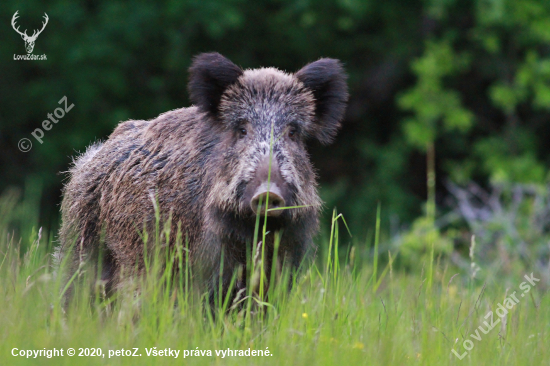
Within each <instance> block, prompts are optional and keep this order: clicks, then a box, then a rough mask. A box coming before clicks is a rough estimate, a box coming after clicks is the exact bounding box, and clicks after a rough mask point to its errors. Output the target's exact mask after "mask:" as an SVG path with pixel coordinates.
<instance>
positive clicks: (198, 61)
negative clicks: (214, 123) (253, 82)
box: [187, 52, 243, 117]
mask: <svg viewBox="0 0 550 366" xmlns="http://www.w3.org/2000/svg"><path fill="white" fill-rule="evenodd" d="M242 73H243V70H241V68H240V67H238V66H237V65H235V64H234V63H233V62H231V61H229V60H228V59H227V58H225V57H223V56H222V55H220V54H219V53H217V52H212V53H202V54H200V55H198V56H196V57H195V58H194V59H193V64H192V65H191V67H190V68H189V84H188V86H187V87H188V90H189V97H190V99H191V102H192V103H193V104H196V105H197V106H198V107H199V108H200V109H202V110H203V111H204V112H209V113H211V114H212V115H213V116H214V117H216V116H217V114H218V106H219V105H220V100H221V98H222V94H223V92H224V91H225V90H226V89H227V87H228V86H229V85H231V84H233V83H234V82H236V81H237V79H238V78H239V76H241V75H242Z"/></svg>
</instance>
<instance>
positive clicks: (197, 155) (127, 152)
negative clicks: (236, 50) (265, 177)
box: [58, 53, 347, 289]
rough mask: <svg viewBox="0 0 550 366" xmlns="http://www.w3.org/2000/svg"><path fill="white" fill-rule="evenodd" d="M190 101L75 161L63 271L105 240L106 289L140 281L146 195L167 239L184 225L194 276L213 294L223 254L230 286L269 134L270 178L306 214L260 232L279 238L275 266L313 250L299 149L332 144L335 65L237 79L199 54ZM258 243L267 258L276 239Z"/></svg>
mask: <svg viewBox="0 0 550 366" xmlns="http://www.w3.org/2000/svg"><path fill="white" fill-rule="evenodd" d="M189 92H190V96H191V99H192V101H193V102H194V103H195V106H192V107H189V108H181V109H177V110H173V111H170V112H166V113H164V114H161V115H160V116H158V117H157V118H155V119H154V120H151V121H127V122H123V123H121V124H120V125H119V126H118V127H117V128H116V129H115V131H114V132H113V133H112V134H111V136H110V137H109V139H108V140H107V141H105V142H104V143H101V144H96V145H93V146H91V147H90V148H88V150H87V151H86V152H85V153H84V154H83V155H82V156H80V157H79V158H78V159H77V160H76V161H75V162H74V165H73V166H72V168H71V169H70V172H69V173H70V180H69V181H68V183H67V184H66V186H65V188H64V192H63V194H64V197H63V203H62V207H61V211H62V219H63V224H62V227H61V230H60V234H59V239H60V247H59V250H58V258H59V260H61V258H62V257H63V256H64V254H65V253H66V252H67V248H68V247H70V246H71V245H72V244H73V243H74V244H76V245H75V250H74V251H73V252H72V253H73V254H72V256H73V257H72V259H70V261H71V263H72V265H71V266H70V269H71V271H76V269H77V268H78V265H79V263H80V262H81V260H82V258H92V254H93V253H96V252H97V250H98V248H99V246H100V241H104V243H105V250H104V251H102V254H101V255H102V261H103V270H102V279H103V280H105V281H106V282H107V284H108V288H110V289H115V288H116V287H117V285H118V284H119V283H121V280H124V278H123V277H122V276H121V274H124V275H127V276H131V275H134V274H135V272H136V270H137V271H138V272H140V271H141V270H142V268H143V241H142V239H141V238H140V233H139V231H140V230H141V229H142V228H143V227H144V224H145V227H147V228H149V229H150V228H153V227H154V224H155V211H154V205H153V202H154V200H153V199H152V197H154V198H155V199H156V200H158V203H159V207H160V212H161V218H162V220H166V219H167V217H168V216H169V215H170V214H171V215H172V233H176V232H177V228H178V225H181V230H182V232H183V234H184V235H186V236H187V237H188V239H189V243H190V244H189V245H190V252H191V261H192V263H193V264H194V265H195V268H196V271H195V273H200V274H199V276H200V277H201V278H202V279H203V280H206V281H208V282H209V283H210V285H209V286H210V288H211V289H212V288H215V286H213V284H215V283H217V281H218V280H219V278H218V277H219V275H218V274H219V266H220V264H221V261H222V251H223V261H224V263H223V278H222V279H221V280H222V281H223V283H224V286H227V285H228V284H229V280H230V278H231V276H232V274H233V272H234V270H235V269H236V268H237V267H238V266H240V265H242V266H245V265H246V263H245V262H246V248H247V244H248V247H249V248H250V247H251V244H252V240H253V235H254V223H255V215H254V213H253V211H252V209H251V207H250V202H251V201H250V199H251V196H252V195H253V193H254V191H255V190H256V188H257V183H253V182H257V181H258V180H259V178H258V174H259V173H258V172H259V171H261V170H262V169H263V168H265V164H268V163H269V156H270V137H271V131H272V129H273V136H274V140H275V142H274V144H273V151H272V155H271V156H273V160H272V166H273V167H274V170H275V171H274V172H273V173H272V174H273V175H272V176H274V177H277V179H279V180H280V182H279V184H280V185H281V187H282V188H281V192H283V193H282V194H283V196H284V197H283V198H284V201H285V203H286V206H295V205H306V206H308V207H305V208H297V209H291V210H285V211H284V212H283V213H282V214H281V215H280V216H278V217H273V218H271V217H270V218H269V219H268V229H269V230H270V231H271V232H274V231H275V230H284V233H283V236H282V242H281V246H280V250H281V255H280V257H282V258H283V260H285V261H286V262H287V263H291V264H292V265H293V266H294V267H297V266H298V265H299V264H300V262H301V260H302V259H303V257H304V255H305V254H306V252H307V251H308V250H309V249H310V248H311V246H312V237H313V236H314V235H315V234H316V232H317V230H318V212H319V209H320V206H321V201H320V199H319V197H318V195H317V190H316V176H315V173H314V171H313V168H312V166H311V163H310V161H309V158H308V155H307V152H306V149H305V140H306V139H308V138H314V139H317V140H319V141H321V142H322V143H329V142H330V141H331V140H332V139H333V138H334V136H335V135H336V132H337V129H338V127H339V125H340V121H341V119H342V118H343V114H344V111H345V103H346V101H347V86H346V82H345V74H344V72H343V69H342V67H341V65H340V63H339V62H338V61H337V60H332V59H321V60H319V61H316V62H314V63H311V64H309V65H307V66H305V67H304V68H303V69H302V70H300V71H299V72H297V73H296V74H287V73H284V72H281V71H279V70H277V69H273V68H263V69H257V70H245V71H243V70H241V69H240V68H239V67H237V66H235V65H234V64H233V63H231V61H229V60H227V59H226V58H224V57H223V56H221V55H219V54H217V53H209V54H201V55H199V56H198V57H196V58H195V60H194V62H193V65H192V66H191V68H190V81H189ZM262 166H263V167H262ZM264 170H265V169H264ZM260 180H261V179H260ZM270 235H271V236H272V234H270ZM100 238H101V239H100ZM173 241H174V238H172V242H173ZM266 241H267V243H265V244H266V248H267V249H268V252H269V253H272V250H273V243H272V241H273V239H272V237H271V239H269V240H266ZM69 275H70V274H69ZM241 281H244V280H241ZM239 286H241V287H242V286H243V283H241V282H240V283H238V284H237V287H239Z"/></svg>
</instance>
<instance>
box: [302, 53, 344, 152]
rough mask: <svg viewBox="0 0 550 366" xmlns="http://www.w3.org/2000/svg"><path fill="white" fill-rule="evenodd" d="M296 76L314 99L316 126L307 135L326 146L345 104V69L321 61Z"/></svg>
mask: <svg viewBox="0 0 550 366" xmlns="http://www.w3.org/2000/svg"><path fill="white" fill-rule="evenodd" d="M295 76H296V77H297V78H298V80H300V81H301V82H302V83H303V84H304V86H305V87H306V88H308V89H310V90H311V91H312V92H313V96H314V98H315V122H314V126H313V127H312V128H311V130H310V131H308V132H309V133H310V134H311V135H312V136H313V137H315V138H316V139H318V140H319V141H320V142H321V143H322V144H329V143H330V142H332V140H333V139H334V137H335V136H336V133H337V132H338V128H339V127H340V122H341V121H342V119H343V118H344V113H345V111H346V102H347V101H348V86H347V83H346V79H347V76H346V73H345V72H344V68H343V67H342V64H341V63H340V61H338V60H335V59H331V58H322V59H320V60H318V61H315V62H312V63H310V64H308V65H306V66H304V67H303V68H302V69H301V70H300V71H298V72H297V73H296V74H295Z"/></svg>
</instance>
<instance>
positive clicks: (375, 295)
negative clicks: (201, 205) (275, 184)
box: [0, 202, 550, 365]
mask: <svg viewBox="0 0 550 366" xmlns="http://www.w3.org/2000/svg"><path fill="white" fill-rule="evenodd" d="M4 203H5V202H4ZM0 207H5V205H4V206H2V204H1V203H0ZM0 213H1V214H2V215H5V216H8V215H9V212H6V211H5V210H3V211H0ZM3 218H4V219H3V220H0V222H7V221H8V220H6V219H5V218H6V217H3ZM342 219H343V218H342V216H340V215H338V214H337V213H336V212H334V215H333V217H332V220H331V222H329V223H328V225H329V226H330V232H331V234H330V235H329V236H328V237H321V238H318V241H317V243H318V244H319V246H320V248H321V249H320V250H319V255H318V258H317V260H316V261H315V262H314V263H312V264H311V265H308V266H307V267H305V268H303V269H302V271H301V272H300V274H299V275H298V276H296V278H295V280H294V282H295V283H294V286H293V288H292V290H291V291H288V290H287V288H286V286H282V285H281V286H270V287H269V288H268V290H267V291H268V294H267V295H268V296H264V297H263V298H262V297H260V296H254V293H253V291H252V289H251V290H248V291H247V294H246V297H245V298H244V303H245V304H246V305H245V306H242V307H235V308H234V309H233V310H230V308H231V306H232V304H231V303H230V300H228V299H223V298H218V300H217V302H216V304H215V311H214V314H212V312H211V311H209V310H208V309H209V308H208V305H207V301H205V297H206V295H205V294H204V293H201V291H200V290H198V289H196V288H195V287H193V286H192V285H191V284H190V282H192V281H193V279H192V273H190V272H189V266H188V256H187V248H186V246H187V245H188V243H186V242H185V240H184V239H183V238H181V237H180V240H179V241H178V243H179V244H178V245H176V246H174V247H171V248H170V249H167V247H166V246H163V245H162V243H163V241H165V240H166V238H167V237H169V236H167V232H166V230H167V229H166V227H161V226H159V227H158V229H157V230H156V232H155V233H152V234H151V237H145V238H144V241H145V242H147V243H148V244H147V248H149V250H150V252H149V253H150V254H149V255H148V256H147V258H148V259H147V265H146V267H147V269H146V271H147V275H146V276H143V277H140V278H137V279H136V280H135V283H128V284H127V286H126V287H125V288H124V289H123V290H121V291H119V292H118V293H117V295H116V297H115V299H114V301H113V299H112V298H105V297H104V296H101V291H100V290H101V286H100V285H101V284H98V283H97V281H96V278H94V276H93V275H92V273H93V272H92V271H89V270H86V267H83V268H84V269H83V270H82V272H81V273H79V274H78V279H77V282H76V283H77V284H78V285H77V290H76V291H75V295H74V297H73V299H72V301H71V302H70V304H69V305H68V307H67V309H66V312H65V311H64V309H63V307H62V304H63V303H62V298H61V293H62V290H63V287H64V283H62V281H61V280H60V277H59V276H56V274H55V272H54V271H55V269H54V268H53V267H52V256H51V253H52V247H53V246H54V243H53V240H52V236H51V235H47V234H46V233H45V232H43V231H40V230H34V231H33V234H32V235H31V236H30V237H28V238H21V237H17V236H14V235H12V233H11V232H10V231H9V230H8V227H7V226H6V225H3V226H2V227H0V233H1V235H2V236H1V237H0V364H1V365H20V364H21V365H73V364H79V365H87V364H94V365H95V364H109V365H140V364H144V365H176V364H195V365H202V364H205V365H210V364H219V365H232V364H238V365H243V364H247V365H248V364H250V365H262V364H270V365H313V364H315V365H333V364H346V365H356V364H357V365H360V364H366V365H409V364H418V365H442V364H450V365H461V364H468V365H497V364H498V365H544V364H548V360H549V359H550V351H549V350H548V344H549V336H548V334H549V330H550V329H549V327H550V310H549V309H550V306H549V305H550V300H549V298H548V296H545V293H544V292H543V290H544V287H542V284H541V285H540V287H539V285H537V286H535V287H534V288H532V289H531V291H530V292H529V293H528V294H527V296H525V297H520V298H519V299H520V301H519V303H518V304H517V305H516V306H515V307H514V308H513V309H512V310H510V312H509V314H508V315H507V316H506V324H505V325H504V326H503V325H502V324H503V323H504V322H501V324H499V325H498V326H497V327H496V328H495V329H493V330H491V331H490V332H488V333H487V334H481V340H480V341H475V340H474V341H473V344H474V348H473V349H472V350H471V351H470V352H469V353H468V354H467V355H466V356H465V357H464V358H463V359H462V360H459V359H458V358H457V357H456V356H455V355H454V354H453V353H452V352H451V350H452V349H453V348H454V349H455V350H456V351H457V353H459V354H462V353H463V352H464V348H463V347H462V343H463V341H464V340H465V339H470V340H471V339H472V338H471V337H470V334H472V333H475V330H476V328H477V327H478V326H480V325H483V322H484V321H485V320H486V319H484V317H485V315H486V314H487V312H488V311H489V310H495V309H496V306H497V303H501V302H502V301H503V300H504V298H505V296H507V295H509V294H510V293H511V292H512V291H516V290H518V288H519V285H520V283H521V282H524V281H525V279H524V278H523V275H524V274H525V273H523V272H522V273H517V274H515V276H511V277H509V278H499V277H496V276H494V275H492V274H491V273H490V272H486V273H483V268H482V271H481V272H480V273H478V274H477V275H476V276H475V277H474V276H471V274H470V273H461V272H460V271H458V270H457V269H456V268H455V267H453V266H452V264H450V263H449V262H446V261H437V262H434V263H433V284H432V288H431V290H428V288H427V286H426V280H427V276H426V275H425V274H424V273H425V272H424V271H418V272H411V273H406V272H402V271H401V270H399V269H398V268H393V266H392V258H395V256H396V255H397V256H398V255H399V254H398V253H377V251H378V248H380V246H379V244H378V239H377V240H376V243H377V244H376V245H374V247H375V248H376V250H375V253H374V255H372V256H369V257H368V259H367V257H361V256H358V255H357V254H356V253H357V252H358V250H357V248H358V247H360V246H361V245H365V244H360V243H359V242H356V241H354V242H353V243H354V244H353V245H354V247H353V248H351V247H350V248H347V247H345V246H343V244H344V243H347V242H348V240H349V239H348V238H349V236H348V234H347V233H346V239H345V240H344V239H343V235H342V234H341V233H340V231H341V229H342V227H340V226H341V225H343V226H345V225H344V221H342ZM373 226H376V229H375V231H376V233H377V234H376V235H375V237H376V238H379V237H380V236H379V231H380V229H379V228H380V225H379V223H378V225H375V223H373ZM258 235H260V234H258ZM283 235H284V234H283ZM152 236H154V237H152ZM159 244H160V245H159ZM19 248H28V249H26V250H25V251H21V250H20V249H19ZM257 249H261V248H257ZM257 249H256V250H257ZM254 255H256V254H254ZM260 255H261V254H260ZM250 260H252V261H254V258H251V259H250ZM472 260H473V256H472ZM365 261H367V262H365ZM254 263H255V265H258V266H261V265H262V264H261V262H260V261H258V260H256V262H254ZM429 266H430V263H418V267H419V268H429ZM377 267H380V268H377ZM382 268H383V269H382ZM255 270H256V268H254V269H251V273H252V274H254V271H255ZM530 272H531V271H529V273H530ZM174 273H176V275H174ZM481 273H483V276H481ZM268 275H269V278H268V277H267V276H268ZM279 276H288V273H285V272H283V273H282V274H279V273H276V272H272V273H270V274H267V275H266V278H264V280H265V281H267V282H269V283H272V281H275V280H276V278H279ZM252 277H253V276H252ZM480 277H481V278H482V280H480V279H479V278H480ZM535 277H536V273H535ZM268 280H269V281H268ZM250 281H252V279H250ZM275 282H277V281H275ZM278 282H279V283H284V282H285V280H281V281H278ZM259 288H261V287H259ZM94 289H95V291H94ZM262 295H263V294H262ZM495 319H496V317H495ZM69 347H71V348H74V349H75V350H76V352H77V355H76V356H72V357H71V356H67V355H66V352H67V349H68V348H69ZM153 347H157V350H159V349H165V348H171V349H173V350H179V351H180V353H179V357H178V359H174V358H173V357H153V356H147V354H146V348H148V349H149V348H153ZM14 348H18V349H19V350H43V349H53V348H57V349H64V352H65V353H64V354H65V356H63V357H55V358H50V359H49V358H45V357H41V358H39V359H32V358H29V359H26V358H23V357H21V356H18V357H14V356H12V355H11V353H12V350H13V349H14ZM79 348H83V349H85V348H88V349H91V348H95V349H97V348H99V349H101V351H102V354H104V355H105V356H104V357H102V356H99V357H92V356H81V357H79V356H78V353H79ZM133 348H138V352H137V354H141V357H127V356H124V357H114V358H110V359H109V358H108V352H109V350H122V349H125V350H128V349H133ZM197 348H198V350H203V351H206V350H210V351H211V352H212V354H213V355H212V356H190V357H186V358H185V360H182V357H183V351H184V350H193V351H194V352H193V353H195V351H196V350H197ZM228 348H229V349H232V350H235V349H237V350H246V349H248V348H251V349H252V350H263V351H266V349H267V350H269V352H270V354H271V355H270V356H264V357H257V356H256V357H246V356H242V357H239V356H235V357H227V356H226V357H225V358H222V357H221V356H216V353H215V350H227V349H228Z"/></svg>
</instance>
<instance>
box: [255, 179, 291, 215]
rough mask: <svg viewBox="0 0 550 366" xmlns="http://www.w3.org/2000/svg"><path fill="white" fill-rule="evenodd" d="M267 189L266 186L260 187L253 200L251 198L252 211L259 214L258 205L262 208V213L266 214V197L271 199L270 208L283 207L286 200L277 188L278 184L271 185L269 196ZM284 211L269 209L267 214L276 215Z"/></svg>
mask: <svg viewBox="0 0 550 366" xmlns="http://www.w3.org/2000/svg"><path fill="white" fill-rule="evenodd" d="M267 196H268V195H267V189H266V188H265V187H260V188H259V189H258V190H257V191H256V194H255V195H254V197H252V200H250V207H251V208H252V211H253V212H254V213H255V214H257V213H258V206H259V208H260V211H259V212H260V214H261V215H264V214H265V201H266V199H269V204H268V207H267V208H268V209H270V208H281V207H284V206H285V200H284V198H283V197H281V195H280V192H279V190H278V188H277V186H273V187H271V189H270V190H269V197H267ZM282 213H283V210H276V211H268V212H267V216H270V217H276V216H279V215H280V214H282Z"/></svg>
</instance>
